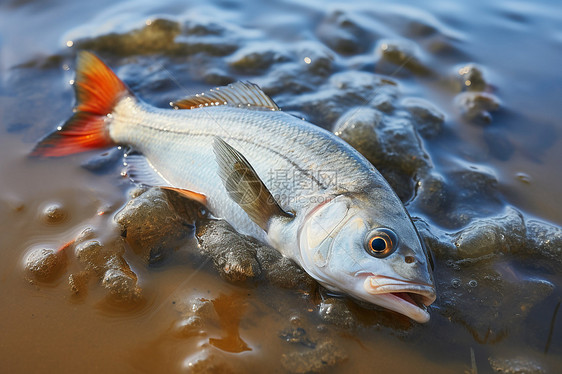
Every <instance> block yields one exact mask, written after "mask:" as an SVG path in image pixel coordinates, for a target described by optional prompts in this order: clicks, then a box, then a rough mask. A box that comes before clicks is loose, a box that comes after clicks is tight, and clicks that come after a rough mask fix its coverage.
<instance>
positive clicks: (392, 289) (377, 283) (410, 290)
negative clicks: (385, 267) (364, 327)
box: [363, 275, 436, 323]
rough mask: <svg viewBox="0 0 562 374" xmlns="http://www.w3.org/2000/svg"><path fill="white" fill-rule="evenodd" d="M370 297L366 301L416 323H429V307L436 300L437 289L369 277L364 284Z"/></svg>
mask: <svg viewBox="0 0 562 374" xmlns="http://www.w3.org/2000/svg"><path fill="white" fill-rule="evenodd" d="M363 290H364V291H365V292H367V294H368V295H365V296H363V299H364V300H365V301H370V302H372V303H374V304H377V305H379V306H382V307H384V308H386V309H390V310H393V311H395V312H398V313H400V314H403V315H405V316H407V317H409V318H411V319H413V320H414V321H416V322H419V323H425V322H428V321H429V318H430V315H429V313H428V311H427V307H428V306H429V305H431V304H432V303H433V302H434V301H435V299H436V294H435V287H434V286H433V285H430V284H422V283H416V282H411V281H407V280H403V279H398V278H392V277H386V276H381V275H368V276H367V277H366V278H365V281H364V282H363Z"/></svg>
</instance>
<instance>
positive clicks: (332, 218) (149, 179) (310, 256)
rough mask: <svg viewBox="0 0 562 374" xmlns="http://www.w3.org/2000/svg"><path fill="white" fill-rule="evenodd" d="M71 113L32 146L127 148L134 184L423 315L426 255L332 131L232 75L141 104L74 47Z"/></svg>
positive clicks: (324, 280)
mask: <svg viewBox="0 0 562 374" xmlns="http://www.w3.org/2000/svg"><path fill="white" fill-rule="evenodd" d="M74 85H75V91H76V98H77V105H76V106H75V108H74V114H73V115H72V117H71V118H70V119H69V120H68V121H66V123H64V125H62V126H60V127H58V128H57V131H55V132H54V133H52V134H50V135H49V136H47V137H46V138H45V139H43V140H42V141H41V142H39V144H38V145H37V146H36V147H35V148H34V149H33V151H32V152H31V155H32V156H38V157H57V156H65V155H69V154H73V153H77V152H83V151H87V150H92V149H98V148H104V147H110V146H112V145H115V144H122V145H127V146H129V147H131V148H132V149H134V150H135V151H136V152H137V153H136V154H133V153H130V154H126V155H125V156H126V157H125V163H126V164H127V165H128V173H129V175H130V177H131V179H133V180H134V181H136V182H138V183H142V184H145V185H150V186H160V187H162V188H168V189H173V190H176V191H178V192H180V193H182V194H184V195H185V196H187V197H189V198H191V199H194V200H196V201H199V202H201V203H203V204H205V205H206V206H207V207H208V208H209V209H210V211H211V212H213V214H215V215H216V216H218V217H221V218H224V219H226V220H227V221H228V222H229V223H230V224H231V225H232V226H233V227H234V228H236V229H237V230H238V231H239V232H240V233H243V234H249V235H252V236H254V237H256V238H258V239H261V240H264V241H267V242H269V243H270V244H271V245H272V246H273V247H274V248H276V249H277V250H279V251H280V252H281V253H282V254H283V255H285V256H287V257H289V258H291V259H293V260H294V261H296V262H297V263H299V264H300V265H301V266H302V267H303V268H304V269H305V270H306V272H308V274H310V275H311V276H312V277H314V278H315V279H316V280H317V281H318V282H320V283H321V284H322V285H323V286H325V287H326V288H328V289H329V290H332V291H334V292H339V293H346V294H348V295H351V296H353V297H355V298H358V299H361V300H364V301H367V302H370V303H373V304H376V305H379V306H382V307H384V308H388V309H390V310H393V311H396V312H398V313H401V314H403V315H406V316H408V317H410V318H412V319H413V320H415V321H417V322H427V321H428V320H429V317H430V316H429V313H428V311H427V306H429V305H430V304H431V303H433V301H434V300H435V298H436V294H435V287H434V282H433V276H432V269H431V266H430V258H429V255H428V253H427V252H426V250H425V248H424V246H423V244H422V241H421V240H420V236H419V234H418V232H417V230H416V228H415V227H414V225H413V223H412V220H411V218H410V216H409V215H408V212H407V211H406V209H405V208H404V206H403V205H402V203H401V202H400V200H399V199H398V197H397V196H396V194H395V193H394V191H393V190H392V189H391V188H390V186H389V185H388V183H387V182H386V181H385V180H384V178H383V177H382V176H381V174H380V173H379V172H378V171H377V170H376V169H375V167H374V166H373V165H372V164H371V163H369V162H368V161H367V160H366V159H365V158H364V157H363V156H362V155H361V154H359V153H358V152H357V151H356V150H355V149H353V148H352V147H351V146H349V145H348V144H347V143H345V142H344V141H343V140H341V139H340V138H338V137H336V136H335V135H334V134H332V133H330V132H328V131H326V130H323V129H322V128H320V127H317V126H315V125H312V124H310V123H308V122H306V121H304V120H301V119H298V118H296V117H293V116H291V115H289V114H287V113H284V112H282V111H281V110H280V109H279V107H278V106H277V104H275V102H274V101H273V100H272V99H271V98H269V97H268V96H267V95H266V94H265V93H264V92H263V91H262V90H261V89H260V88H259V87H257V86H256V85H254V84H252V83H248V82H237V83H233V84H231V85H229V86H227V87H219V88H215V89H213V90H210V91H209V92H207V93H204V94H199V95H195V96H191V97H188V98H185V99H183V100H180V101H178V102H175V103H172V105H173V107H174V108H175V109H179V110H171V109H162V108H156V107H153V106H150V105H148V104H146V103H144V102H143V101H141V100H140V99H138V98H137V97H136V96H135V95H134V94H133V93H132V92H131V90H130V89H129V88H128V87H127V86H126V85H125V84H124V83H123V82H122V81H121V80H120V79H119V78H118V77H117V76H116V75H115V74H114V73H113V72H112V71H111V70H110V69H109V68H108V67H107V66H106V65H105V64H104V63H103V62H102V61H101V60H100V59H99V58H98V57H96V56H95V55H93V54H91V53H88V52H80V53H79V55H78V59H77V67H76V79H75V83H74Z"/></svg>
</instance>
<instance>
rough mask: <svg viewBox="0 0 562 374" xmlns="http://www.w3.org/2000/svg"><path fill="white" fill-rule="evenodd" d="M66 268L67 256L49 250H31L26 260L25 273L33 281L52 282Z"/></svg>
mask: <svg viewBox="0 0 562 374" xmlns="http://www.w3.org/2000/svg"><path fill="white" fill-rule="evenodd" d="M65 267H66V256H65V254H64V253H62V252H60V251H55V250H53V249H48V248H38V249H33V250H31V251H30V252H29V253H28V255H27V257H26V259H25V271H26V273H27V276H28V277H29V279H30V280H31V281H35V280H36V281H40V282H52V281H54V280H56V279H58V277H59V276H60V275H61V274H62V271H63V270H64V269H65Z"/></svg>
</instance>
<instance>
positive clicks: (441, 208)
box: [410, 171, 452, 217]
mask: <svg viewBox="0 0 562 374" xmlns="http://www.w3.org/2000/svg"><path fill="white" fill-rule="evenodd" d="M451 202H452V197H451V192H450V191H449V187H448V185H447V183H446V181H445V177H444V176H443V175H441V174H439V173H437V172H435V171H431V172H429V173H427V174H426V175H424V176H422V178H421V179H420V180H418V183H417V188H416V196H415V198H414V201H413V202H412V203H410V206H412V207H415V209H416V210H420V211H422V212H424V213H426V214H428V215H430V216H432V217H438V216H439V215H443V214H444V213H445V212H448V211H450V204H451Z"/></svg>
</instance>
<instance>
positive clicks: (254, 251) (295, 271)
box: [195, 220, 316, 290]
mask: <svg viewBox="0 0 562 374" xmlns="http://www.w3.org/2000/svg"><path fill="white" fill-rule="evenodd" d="M195 235H196V238H197V240H198V242H199V248H200V251H201V253H202V254H203V255H204V256H209V257H211V258H212V260H213V264H214V266H215V268H216V269H217V271H218V272H219V274H220V275H221V277H223V278H224V279H226V280H228V281H230V282H239V281H244V280H248V279H258V278H260V277H261V278H265V279H266V280H267V281H269V282H270V283H272V284H274V285H276V286H278V287H282V288H289V289H300V290H310V289H312V288H313V287H315V285H316V282H315V281H314V280H313V279H312V278H310V276H309V275H308V274H306V272H305V271H304V270H302V268H300V267H299V266H298V265H297V264H295V263H294V262H293V261H291V260H289V259H288V258H285V257H283V256H282V255H281V254H280V253H279V252H278V251H277V250H275V249H273V248H271V247H269V246H267V245H265V244H263V243H261V242H260V241H258V240H256V239H255V238H252V237H250V236H245V235H241V234H239V233H237V232H236V231H235V230H234V229H233V228H232V226H230V224H229V223H228V222H226V221H223V220H205V221H199V222H198V224H197V230H196V234H195Z"/></svg>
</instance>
